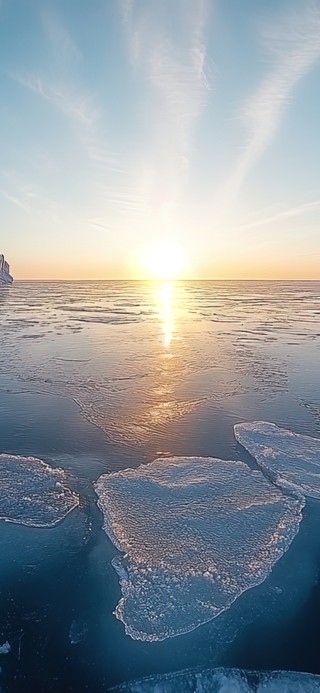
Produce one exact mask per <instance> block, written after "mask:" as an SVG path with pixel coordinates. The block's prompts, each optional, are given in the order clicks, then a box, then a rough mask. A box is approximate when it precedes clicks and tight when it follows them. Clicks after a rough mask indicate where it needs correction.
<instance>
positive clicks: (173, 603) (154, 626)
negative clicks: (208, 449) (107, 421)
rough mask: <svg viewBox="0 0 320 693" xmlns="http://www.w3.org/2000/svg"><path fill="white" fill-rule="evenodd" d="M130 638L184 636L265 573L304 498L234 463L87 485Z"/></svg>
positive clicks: (173, 464) (194, 464) (163, 464)
mask: <svg viewBox="0 0 320 693" xmlns="http://www.w3.org/2000/svg"><path fill="white" fill-rule="evenodd" d="M95 490H96V492H97V494H98V497H99V501H98V504H99V507H100V509H101V510H102V512H103V515H104V530H105V532H106V533H107V534H108V535H109V537H110V538H111V540H112V541H113V543H114V544H115V546H116V547H117V548H118V549H119V551H121V552H122V555H119V556H118V557H116V558H115V559H114V560H113V566H114V568H115V570H116V571H117V573H118V576H119V581H120V586H121V591H122V598H121V599H120V601H119V603H118V605H117V607H116V611H115V614H116V616H117V618H119V619H120V620H121V621H123V622H124V625H125V630H126V633H127V634H129V635H130V636H131V637H132V638H134V639H141V640H149V641H153V640H164V639H165V638H168V637H172V636H176V635H179V634H181V633H186V632H188V631H191V630H193V629H194V628H196V627H197V626H199V625H201V624H203V623H205V622H207V621H210V620H211V619H213V618H215V617H216V616H218V615H219V614H220V613H221V612H222V611H224V610H225V609H227V608H228V607H229V606H230V605H231V604H232V602H233V601H234V600H235V599H236V598H237V597H238V596H239V595H240V594H241V593H242V592H244V591H245V590H247V589H249V588H251V587H254V586H255V585H258V584H259V583H261V582H263V580H264V579H265V578H266V577H267V575H268V574H269V573H270V571H271V569H272V567H273V565H274V563H275V562H276V561H277V560H278V559H279V558H280V557H281V556H282V555H283V553H284V552H285V551H286V550H287V549H288V547H289V546H290V544H291V542H292V540H293V538H294V536H295V535H296V533H297V531H298V528H299V523H300V520H301V517H302V514H301V511H302V507H303V505H304V500H303V498H301V497H300V498H298V497H296V498H295V497H292V496H290V495H288V494H286V493H284V492H283V491H282V490H281V489H278V488H277V487H276V486H274V485H273V484H271V483H270V482H269V481H268V480H267V479H266V478H265V476H264V475H263V474H262V473H261V472H260V471H254V470H252V469H250V468H249V466H248V465H246V464H244V463H243V462H232V461H224V460H220V459H214V458H204V457H189V458H188V457H173V458H163V459H157V460H155V461H154V462H152V463H151V464H148V465H141V466H140V467H138V469H126V470H124V471H120V472H116V473H113V474H109V475H103V476H101V477H100V479H98V481H97V482H96V483H95Z"/></svg>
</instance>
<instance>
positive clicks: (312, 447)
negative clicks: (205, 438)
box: [234, 421, 320, 498]
mask: <svg viewBox="0 0 320 693" xmlns="http://www.w3.org/2000/svg"><path fill="white" fill-rule="evenodd" d="M234 432H235V436H236V439H237V440H238V441H239V443H241V445H243V447H244V448H246V450H248V452H250V454H251V455H252V457H254V458H255V459H256V461H257V463H258V464H259V465H260V466H261V468H262V469H264V470H265V471H266V472H268V473H269V474H270V477H271V478H272V479H273V480H274V482H275V483H276V484H278V485H279V486H281V487H283V488H286V489H288V490H291V491H294V492H295V493H298V494H303V495H305V496H311V497H312V498H320V438H311V437H310V436H304V435H299V434H298V433H293V432H292V431H288V430H286V429H285V428H279V427H278V426H276V425H275V424H273V423H267V422H265V421H254V422H251V423H242V424H237V425H236V426H235V427H234Z"/></svg>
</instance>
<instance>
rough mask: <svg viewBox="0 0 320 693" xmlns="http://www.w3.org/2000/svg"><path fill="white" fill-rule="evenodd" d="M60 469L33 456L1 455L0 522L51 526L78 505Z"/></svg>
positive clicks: (65, 476) (76, 496)
mask: <svg viewBox="0 0 320 693" xmlns="http://www.w3.org/2000/svg"><path fill="white" fill-rule="evenodd" d="M66 483H67V474H66V473H65V471H64V470H63V469H56V468H53V467H50V465H48V464H46V463H45V462H43V461H42V460H39V459H38V458H36V457H22V456H21V455H7V454H1V455H0V487H1V495H0V520H6V521H7V522H14V523H18V524H23V525H28V526H31V527H54V526H55V525H56V524H57V523H58V522H61V520H63V519H64V517H65V516H66V515H67V514H68V513H69V512H70V511H71V510H73V508H75V507H76V506H77V505H79V496H78V494H77V493H75V492H74V491H71V490H70V489H69V488H68V486H67V485H66Z"/></svg>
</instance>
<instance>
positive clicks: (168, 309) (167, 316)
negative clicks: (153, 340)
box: [161, 282, 173, 349]
mask: <svg viewBox="0 0 320 693" xmlns="http://www.w3.org/2000/svg"><path fill="white" fill-rule="evenodd" d="M171 291H172V286H171V283H170V282H165V283H164V284H163V286H162V289H161V303H162V306H161V308H162V312H161V319H162V323H163V344H164V346H165V347H166V349H168V347H169V346H170V344H171V340H172V333H173V318H172V305H171V298H172V296H171Z"/></svg>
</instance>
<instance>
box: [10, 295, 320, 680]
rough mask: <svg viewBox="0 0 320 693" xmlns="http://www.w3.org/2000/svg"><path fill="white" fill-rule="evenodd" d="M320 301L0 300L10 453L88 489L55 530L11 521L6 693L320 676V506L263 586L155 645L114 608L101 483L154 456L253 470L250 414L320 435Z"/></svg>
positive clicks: (310, 507)
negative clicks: (243, 674)
mask: <svg viewBox="0 0 320 693" xmlns="http://www.w3.org/2000/svg"><path fill="white" fill-rule="evenodd" d="M319 299H320V283H307V282H305V283H273V282H271V283H254V282H248V283H243V282H241V283H228V282H217V283H215V282H205V283H178V284H176V285H174V284H173V285H168V284H166V285H157V284H152V283H150V284H146V283H139V282H136V283H135V282H132V283H124V282H105V283H97V284H94V283H86V284H81V283H29V284H28V283H16V285H15V286H13V287H12V288H11V289H10V290H6V289H3V290H1V291H0V351H1V361H0V453H1V452H5V453H12V454H14V455H17V454H22V455H33V456H36V457H39V458H41V459H43V460H44V461H46V462H48V463H50V464H52V465H53V466H58V467H62V468H63V469H64V470H66V472H67V474H68V477H69V484H70V487H71V488H72V489H74V490H75V491H77V492H78V493H79V495H80V506H79V508H77V509H76V510H74V511H72V512H71V513H70V514H69V515H68V516H67V517H66V518H65V520H64V521H63V522H61V524H60V525H58V526H57V527H55V528H52V529H35V528H32V527H24V526H23V525H21V524H12V523H8V522H5V521H1V522H0V551H1V557H2V558H1V564H2V569H1V572H0V605H1V608H0V613H1V618H0V645H1V644H2V643H4V642H6V641H8V642H9V643H10V645H11V651H10V653H9V654H6V655H5V654H3V655H0V658H1V661H0V666H1V673H0V686H2V687H3V690H4V691H9V692H11V691H13V692H15V691H26V690H34V691H61V690H66V691H67V690H70V691H82V690H91V691H100V690H104V689H107V687H108V686H111V685H114V684H117V683H120V682H122V681H127V680H130V679H132V678H140V677H142V676H144V675H147V674H160V673H165V672H169V671H176V670H178V669H183V668H186V667H189V666H198V665H201V666H220V665H223V666H238V667H249V668H261V669H270V668H280V669H294V670H298V671H299V670H301V671H312V672H315V673H320V665H319V657H318V651H319V644H320V643H319V635H318V630H319V629H318V625H317V624H318V615H319V606H320V604H319V601H320V599H319V588H318V578H319V569H320V540H319V539H318V537H319V521H320V511H319V506H318V503H317V502H316V501H308V502H307V506H306V509H305V513H304V520H303V522H302V524H301V528H300V531H299V533H298V535H297V537H296V538H295V540H294V541H293V543H292V545H291V547H290V549H289V551H288V552H287V553H286V554H285V555H284V557H283V558H282V559H281V560H280V561H279V562H278V563H277V564H276V565H275V567H274V569H273V571H272V574H271V576H270V577H269V578H268V579H267V580H266V581H265V582H264V583H263V584H262V585H260V586H258V587H256V588H254V589H252V590H249V591H247V592H245V593H244V594H243V595H242V596H241V597H240V598H239V599H238V600H237V601H236V602H235V603H234V604H233V606H232V607H231V608H230V609H229V610H228V611H226V612H224V613H223V614H222V615H220V616H219V617H218V618H217V619H214V620H213V621H211V622H210V623H208V624H206V625H203V626H202V627H200V628H198V629H196V630H194V631H192V632H191V633H188V634H186V635H183V636H180V637H176V638H173V639H168V640H165V641H163V642H155V643H146V642H141V641H134V640H132V639H131V638H129V637H128V636H126V635H125V632H124V628H123V624H122V623H121V622H119V621H118V620H117V619H116V618H115V616H114V615H113V610H114V609H115V606H116V604H117V602H118V600H119V598H120V596H121V593H120V587H119V584H118V579H117V575H116V573H115V571H114V569H113V568H112V566H111V559H112V557H114V556H115V555H117V551H116V549H115V548H114V547H113V545H112V544H111V542H110V541H109V539H108V538H107V537H106V535H105V534H104V532H102V530H101V525H102V516H101V513H100V511H99V510H98V508H97V505H96V500H97V499H96V496H95V493H94V490H93V485H92V482H93V481H95V480H96V479H97V478H98V477H99V476H100V475H101V474H103V473H106V472H111V471H117V470H119V469H124V468H128V467H137V466H138V465H139V464H141V463H148V462H151V461H152V460H153V459H155V457H157V456H159V454H161V455H162V456H163V455H198V456H199V455H203V456H205V455H212V456H216V457H221V458H223V459H242V460H244V461H247V462H249V463H250V464H251V465H254V462H253V461H252V460H251V459H250V457H249V455H248V454H247V453H246V452H245V451H244V450H243V449H242V448H241V447H240V446H239V445H237V443H236V441H235V439H234V436H233V425H234V424H235V423H237V422H239V421H246V420H259V419H262V420H267V421H268V420H269V421H274V422H276V423H278V424H279V425H282V426H285V427H287V428H291V429H293V430H295V431H297V432H299V433H306V434H308V435H313V436H319V433H320V397H319V392H320V387H319V386H320V373H319V368H318V362H319V354H320V328H319V324H320V323H319V317H320V300H319ZM12 492H13V494H14V493H15V489H14V488H13V490H12ZM70 629H71V639H70ZM71 640H77V642H76V643H75V644H72V643H71Z"/></svg>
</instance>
